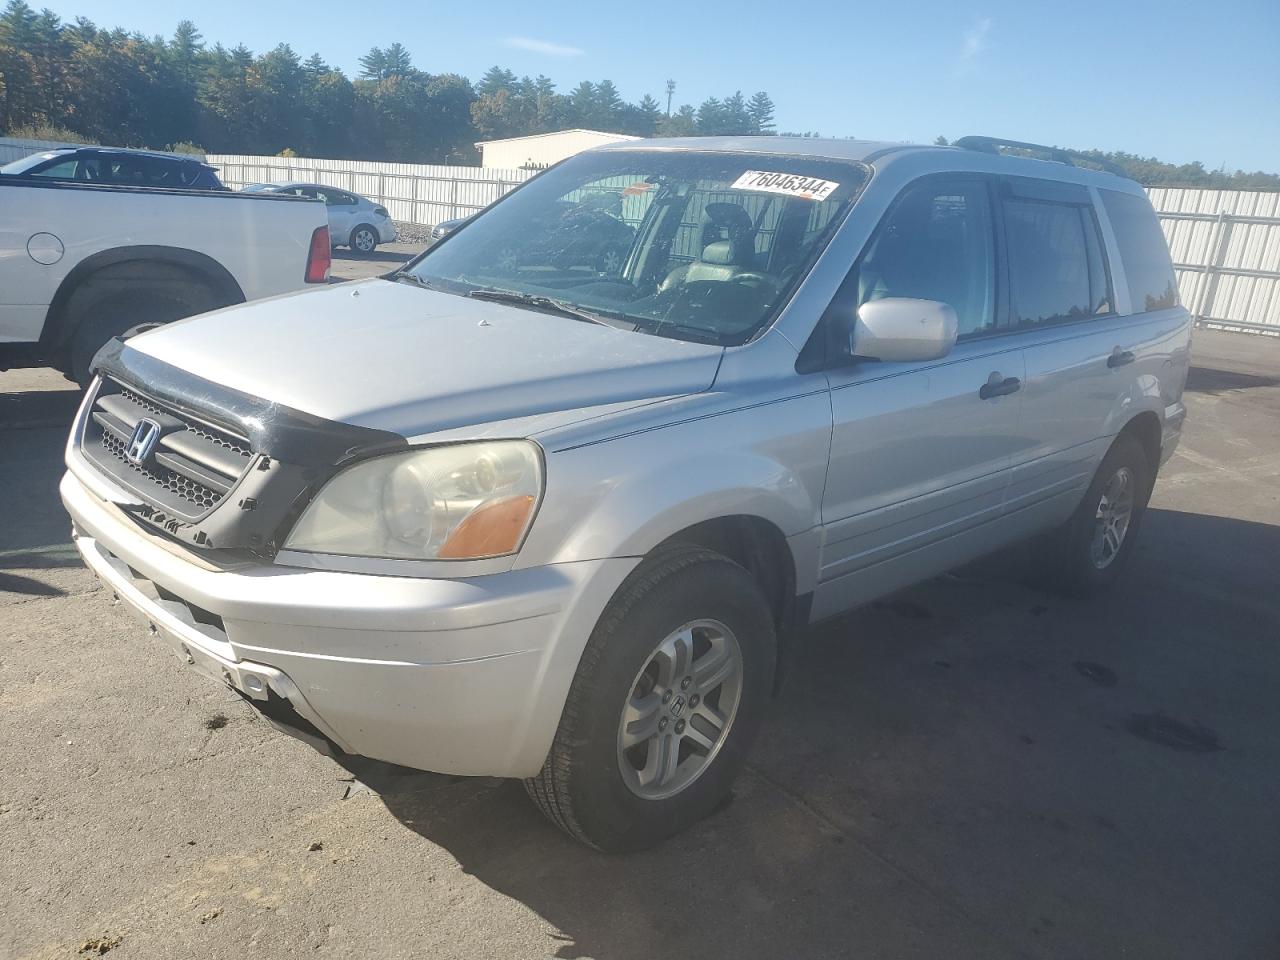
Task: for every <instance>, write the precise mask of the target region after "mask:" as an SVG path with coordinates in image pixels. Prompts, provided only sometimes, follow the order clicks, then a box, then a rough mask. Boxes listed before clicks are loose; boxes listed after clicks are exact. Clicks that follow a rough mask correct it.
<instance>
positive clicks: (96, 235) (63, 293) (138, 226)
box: [0, 177, 330, 384]
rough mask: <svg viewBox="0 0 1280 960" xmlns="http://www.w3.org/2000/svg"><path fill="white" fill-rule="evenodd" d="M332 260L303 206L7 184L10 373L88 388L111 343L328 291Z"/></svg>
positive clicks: (318, 220)
mask: <svg viewBox="0 0 1280 960" xmlns="http://www.w3.org/2000/svg"><path fill="white" fill-rule="evenodd" d="M329 257H330V254H329V229H328V221H327V218H326V215H325V208H324V205H323V204H321V203H319V202H316V201H312V200H305V199H302V198H300V197H289V196H278V195H261V194H258V195H254V194H243V193H231V192H221V191H211V190H159V189H152V188H138V187H126V186H107V185H96V184H80V183H60V182H40V181H32V180H19V179H17V178H11V177H0V370H2V369H6V368H8V367H18V366H37V365H45V364H48V365H50V366H53V367H56V368H57V369H59V370H61V371H62V372H63V373H65V374H67V375H68V376H70V377H71V378H72V379H74V380H76V381H78V382H80V383H82V384H83V383H87V382H88V379H89V363H90V361H91V360H92V359H93V355H94V354H95V353H96V352H97V351H98V348H99V347H101V346H102V345H103V344H104V343H106V342H107V341H108V340H110V339H111V338H112V337H114V336H118V335H120V334H123V333H125V332H126V331H128V330H130V329H132V328H133V327H136V326H138V325H140V324H155V323H165V322H168V321H170V320H177V319H179V318H182V317H189V316H193V315H195V314H198V313H204V312H206V311H208V310H213V309H216V308H218V307H225V306H229V305H231V304H235V303H243V302H244V301H246V300H256V299H258V298H260V297H268V296H272V295H274V294H279V293H288V292H290V291H294V290H299V289H301V288H303V287H305V286H306V285H307V284H312V283H316V284H318V283H326V282H327V281H328V279H329V262H330V261H329Z"/></svg>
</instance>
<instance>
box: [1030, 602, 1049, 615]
mask: <svg viewBox="0 0 1280 960" xmlns="http://www.w3.org/2000/svg"><path fill="white" fill-rule="evenodd" d="M1048 612H1049V608H1048V607H1046V606H1044V605H1043V604H1039V603H1037V604H1036V605H1035V606H1034V607H1032V608H1031V610H1030V613H1031V615H1032V616H1033V617H1043V616H1044V615H1045V614H1046V613H1048Z"/></svg>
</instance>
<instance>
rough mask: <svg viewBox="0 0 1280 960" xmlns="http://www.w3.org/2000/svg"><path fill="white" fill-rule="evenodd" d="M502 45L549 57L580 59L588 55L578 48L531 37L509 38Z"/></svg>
mask: <svg viewBox="0 0 1280 960" xmlns="http://www.w3.org/2000/svg"><path fill="white" fill-rule="evenodd" d="M502 44H503V46H507V47H511V48H512V49H515V50H528V51H529V52H530V53H541V54H542V55H543V56H547V57H580V56H582V55H583V54H584V53H586V51H585V50H581V49H579V48H578V47H567V46H565V45H564V44H561V43H548V42H547V41H546V40H534V39H532V38H530V37H507V38H506V39H504V40H503V41H502Z"/></svg>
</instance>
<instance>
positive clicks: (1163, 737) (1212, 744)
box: [1125, 713, 1222, 753]
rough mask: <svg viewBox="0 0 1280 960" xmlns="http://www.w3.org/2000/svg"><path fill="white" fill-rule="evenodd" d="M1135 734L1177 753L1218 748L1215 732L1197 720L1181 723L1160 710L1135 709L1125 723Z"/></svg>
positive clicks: (1219, 747)
mask: <svg viewBox="0 0 1280 960" xmlns="http://www.w3.org/2000/svg"><path fill="white" fill-rule="evenodd" d="M1125 729H1126V730H1128V731H1129V732H1130V733H1132V734H1133V735H1134V736H1135V737H1138V738H1139V739H1142V740H1147V741H1149V742H1151V743H1158V744H1161V745H1162V746H1166V747H1169V748H1170V749H1172V750H1177V751H1180V752H1181V753H1216V752H1217V751H1219V750H1221V749H1222V744H1221V743H1220V742H1219V740H1218V735H1217V734H1216V733H1215V732H1214V731H1212V730H1210V729H1209V728H1208V727H1202V726H1201V725H1200V724H1198V723H1183V722H1182V721H1181V720H1174V719H1173V718H1172V717H1166V716H1165V715H1164V714H1162V713H1135V714H1132V715H1131V716H1130V717H1129V720H1128V722H1126V723H1125Z"/></svg>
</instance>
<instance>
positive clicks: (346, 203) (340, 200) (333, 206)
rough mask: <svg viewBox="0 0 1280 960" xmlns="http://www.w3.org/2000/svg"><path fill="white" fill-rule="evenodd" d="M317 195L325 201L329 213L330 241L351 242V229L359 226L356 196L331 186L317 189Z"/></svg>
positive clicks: (337, 242) (338, 242) (334, 242)
mask: <svg viewBox="0 0 1280 960" xmlns="http://www.w3.org/2000/svg"><path fill="white" fill-rule="evenodd" d="M316 195H317V196H318V197H319V198H320V199H321V200H323V201H324V204H325V209H326V210H327V211H328V213H329V234H330V242H331V243H333V244H345V243H350V242H351V231H352V230H353V229H355V228H356V227H357V226H359V224H357V223H356V210H357V207H356V198H355V197H353V196H352V195H351V194H349V193H343V192H342V191H341V190H334V189H331V188H329V187H325V188H323V189H321V190H317V191H316Z"/></svg>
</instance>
